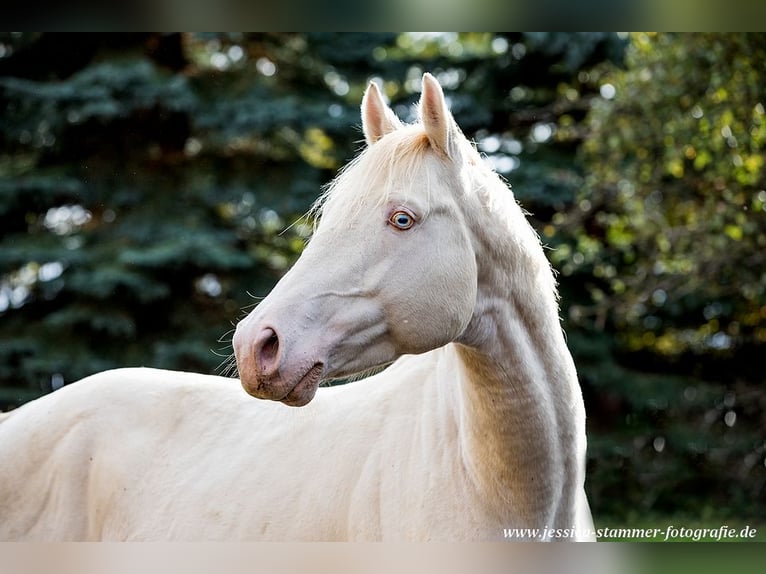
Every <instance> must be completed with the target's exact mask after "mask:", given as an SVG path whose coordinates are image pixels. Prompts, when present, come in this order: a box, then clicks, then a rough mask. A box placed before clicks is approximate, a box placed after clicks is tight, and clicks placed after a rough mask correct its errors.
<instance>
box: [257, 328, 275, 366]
mask: <svg viewBox="0 0 766 574" xmlns="http://www.w3.org/2000/svg"><path fill="white" fill-rule="evenodd" d="M254 350H255V360H256V361H257V363H258V365H259V367H260V369H261V371H262V372H263V374H264V375H269V374H273V372H274V371H276V367H277V364H278V356H279V337H278V336H277V334H276V332H275V331H274V330H273V329H270V328H266V329H264V330H263V331H262V332H261V334H260V336H259V337H258V339H257V341H256V344H255V349H254Z"/></svg>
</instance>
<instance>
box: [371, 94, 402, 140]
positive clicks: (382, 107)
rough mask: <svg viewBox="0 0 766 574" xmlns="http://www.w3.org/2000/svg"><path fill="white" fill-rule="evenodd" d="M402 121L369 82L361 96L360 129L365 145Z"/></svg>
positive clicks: (397, 126)
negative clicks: (365, 141) (362, 132)
mask: <svg viewBox="0 0 766 574" xmlns="http://www.w3.org/2000/svg"><path fill="white" fill-rule="evenodd" d="M401 125H402V123H401V122H400V121H399V118H397V117H396V115H395V114H394V112H393V111H391V108H389V107H388V105H386V102H384V101H383V96H381V95H380V90H378V86H376V85H375V83H374V82H370V85H369V86H367V90H366V91H365V92H364V97H363V98H362V131H364V139H366V140H367V145H372V144H374V143H375V142H376V141H378V140H379V139H380V138H382V137H383V136H384V135H386V134H387V133H389V132H392V131H394V130H395V129H397V128H399V127H401Z"/></svg>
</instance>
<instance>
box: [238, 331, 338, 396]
mask: <svg viewBox="0 0 766 574" xmlns="http://www.w3.org/2000/svg"><path fill="white" fill-rule="evenodd" d="M245 323H246V322H245V321H243V322H242V323H240V325H238V326H237V329H236V332H235V333H234V339H233V345H234V355H235V357H236V359H237V367H238V370H239V375H240V380H241V383H242V387H243V388H244V389H245V391H246V392H247V393H248V394H249V395H251V396H253V397H256V398H258V399H268V400H272V401H280V402H282V403H284V404H286V405H289V406H295V407H300V406H303V405H306V404H308V403H309V402H310V401H311V399H313V398H314V395H315V394H316V391H317V388H318V387H319V383H320V382H321V380H322V374H323V372H324V361H320V360H316V359H312V358H311V357H309V356H307V355H305V354H298V353H289V352H288V350H287V348H286V344H285V342H284V341H283V340H282V339H281V338H280V336H279V335H278V333H277V330H276V329H275V328H273V327H262V326H255V327H254V328H252V327H250V326H248V325H247V324H245ZM253 331H255V335H253ZM291 355H299V356H291ZM300 355H303V356H300Z"/></svg>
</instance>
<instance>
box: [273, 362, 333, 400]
mask: <svg viewBox="0 0 766 574" xmlns="http://www.w3.org/2000/svg"><path fill="white" fill-rule="evenodd" d="M323 371H324V364H323V363H316V364H315V365H314V366H313V367H311V369H309V370H308V372H307V373H306V374H305V375H303V376H302V377H301V379H300V380H299V381H298V383H297V384H296V385H295V386H294V387H293V388H292V390H291V391H290V392H289V393H287V395H285V396H284V397H282V398H281V399H279V401H280V402H282V403H284V404H286V405H287V406H290V407H302V406H305V405H307V404H309V403H310V402H311V399H313V398H314V395H316V392H317V388H319V383H320V382H321V380H322V372H323Z"/></svg>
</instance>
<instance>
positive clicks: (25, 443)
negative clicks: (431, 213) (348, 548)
mask: <svg viewBox="0 0 766 574" xmlns="http://www.w3.org/2000/svg"><path fill="white" fill-rule="evenodd" d="M450 355H452V356H451V357H450ZM453 360H454V349H453V350H447V349H440V350H438V351H434V352H432V353H428V354H424V355H419V356H417V357H406V358H403V359H402V360H401V361H400V362H398V363H396V364H394V365H392V367H391V368H390V369H391V372H392V373H394V374H396V375H397V377H396V378H395V379H392V380H378V379H380V375H377V376H374V377H370V378H368V379H365V380H363V381H359V382H358V383H355V384H354V385H353V388H352V387H349V388H348V389H343V388H340V387H334V388H327V389H322V390H321V391H320V392H319V393H318V394H317V397H316V399H315V400H314V401H312V403H311V404H310V405H307V406H306V407H305V408H303V409H300V410H290V411H289V412H288V413H286V412H285V407H282V406H281V405H278V404H274V403H266V402H263V401H253V400H252V399H251V398H250V397H247V395H245V394H244V393H243V392H242V390H241V388H239V386H238V385H236V384H235V383H233V382H232V381H231V380H229V379H219V378H216V377H209V376H205V375H193V374H189V373H174V372H167V371H159V370H154V369H119V370H115V371H108V372H105V373H101V374H98V375H94V376H93V377H89V378H88V379H85V380H83V381H80V382H78V383H77V384H74V385H69V386H67V387H65V388H64V389H61V391H59V392H57V393H56V394H54V395H49V396H48V397H44V398H43V399H40V400H38V401H35V402H34V403H31V404H29V405H26V406H24V407H22V408H21V409H19V410H18V412H17V413H15V414H14V416H13V417H11V418H10V420H8V421H6V422H4V423H3V425H2V426H0V443H2V444H5V445H14V444H18V445H20V446H19V448H17V449H13V450H11V449H8V448H3V449H2V450H0V468H3V469H4V470H3V471H2V473H0V497H1V498H0V500H2V510H3V512H2V516H3V518H2V520H1V521H0V539H3V540H21V539H34V540H189V541H197V540H295V541H299V540H431V539H433V540H475V539H487V538H497V537H499V535H500V534H502V528H503V524H501V523H500V522H498V521H497V517H494V516H492V515H491V513H489V516H488V513H487V510H486V509H483V508H482V503H481V499H480V498H479V497H477V496H476V495H473V496H471V492H472V484H471V482H470V480H469V479H468V478H467V476H466V474H465V472H464V470H463V468H462V462H461V461H460V459H459V457H455V456H454V453H455V452H456V451H458V450H459V447H458V445H457V444H456V440H457V437H458V432H457V428H456V425H455V423H454V420H455V417H454V416H452V415H451V414H450V413H449V408H450V405H451V404H452V403H451V400H450V398H449V397H444V396H439V395H440V394H441V393H443V392H445V391H448V390H449V389H450V388H451V387H449V386H446V385H443V386H440V385H438V384H421V383H434V382H435V381H430V380H427V379H435V378H437V377H439V375H442V376H445V375H447V374H448V372H449V370H450V369H451V367H450V364H451V363H452V361H453ZM445 371H446V372H445ZM450 378H451V377H450ZM54 399H55V400H54ZM450 422H451V424H449V423H450ZM322 429H324V431H325V432H322ZM328 430H331V431H332V433H331V434H332V437H333V438H332V440H328V436H327V435H328V432H326V431H328Z"/></svg>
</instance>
